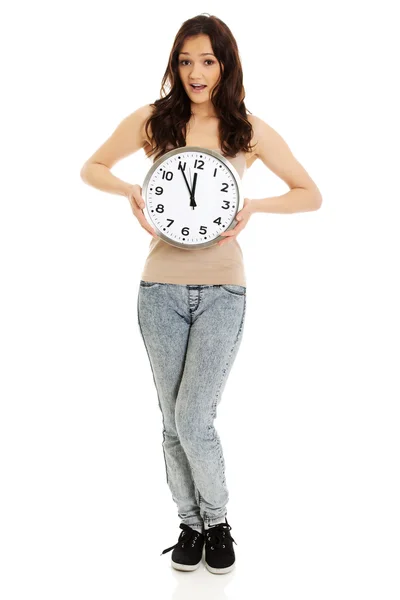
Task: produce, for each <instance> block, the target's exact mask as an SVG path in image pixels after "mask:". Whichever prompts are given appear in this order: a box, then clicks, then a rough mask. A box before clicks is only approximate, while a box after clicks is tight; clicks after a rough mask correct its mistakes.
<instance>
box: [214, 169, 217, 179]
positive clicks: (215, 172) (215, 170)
mask: <svg viewBox="0 0 400 600" xmlns="http://www.w3.org/2000/svg"><path fill="white" fill-rule="evenodd" d="M216 176H217V169H214V177H216Z"/></svg>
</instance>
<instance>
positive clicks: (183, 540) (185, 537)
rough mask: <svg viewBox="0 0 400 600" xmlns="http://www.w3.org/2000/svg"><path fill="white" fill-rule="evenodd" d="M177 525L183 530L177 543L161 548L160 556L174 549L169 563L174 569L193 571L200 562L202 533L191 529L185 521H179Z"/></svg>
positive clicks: (202, 543)
mask: <svg viewBox="0 0 400 600" xmlns="http://www.w3.org/2000/svg"><path fill="white" fill-rule="evenodd" d="M179 527H180V528H181V529H183V531H182V532H181V534H180V536H179V539H178V541H177V543H176V544H174V545H173V546H171V547H170V548H166V549H165V550H163V551H162V552H161V555H160V556H162V555H163V554H165V553H166V552H169V551H170V550H172V549H174V551H173V552H172V555H171V564H172V566H173V567H174V569H178V570H179V571H194V570H195V569H197V567H198V566H199V565H200V563H201V558H202V555H203V546H204V535H203V534H202V533H200V532H199V531H196V530H195V529H192V528H191V527H190V526H189V525H186V523H181V524H180V525H179Z"/></svg>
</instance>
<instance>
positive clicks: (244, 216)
mask: <svg viewBox="0 0 400 600" xmlns="http://www.w3.org/2000/svg"><path fill="white" fill-rule="evenodd" d="M252 214H253V209H252V201H251V200H250V199H249V198H245V199H244V201H243V208H242V210H239V212H238V213H236V217H235V219H236V220H237V221H239V223H238V224H237V225H236V227H234V228H233V229H230V230H229V231H223V232H222V233H221V234H220V235H221V236H223V237H226V238H227V239H226V240H220V241H219V242H218V246H222V245H223V244H228V243H229V242H230V241H231V240H232V239H234V238H236V236H238V235H239V233H240V232H241V231H242V230H243V229H244V228H245V227H246V225H247V223H248V222H249V219H250V217H251V215H252Z"/></svg>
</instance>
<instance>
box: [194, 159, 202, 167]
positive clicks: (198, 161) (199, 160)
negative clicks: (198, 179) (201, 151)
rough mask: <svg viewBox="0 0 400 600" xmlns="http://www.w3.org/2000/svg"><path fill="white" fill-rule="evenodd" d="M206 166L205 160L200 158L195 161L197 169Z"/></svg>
mask: <svg viewBox="0 0 400 600" xmlns="http://www.w3.org/2000/svg"><path fill="white" fill-rule="evenodd" d="M197 163H199V166H197ZM203 167H204V160H201V159H200V158H199V159H197V158H196V160H195V161H194V168H195V169H203Z"/></svg>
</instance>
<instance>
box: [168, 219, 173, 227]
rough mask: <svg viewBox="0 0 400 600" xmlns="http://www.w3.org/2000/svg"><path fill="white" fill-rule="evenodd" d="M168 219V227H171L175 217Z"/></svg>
mask: <svg viewBox="0 0 400 600" xmlns="http://www.w3.org/2000/svg"><path fill="white" fill-rule="evenodd" d="M167 221H169V224H168V225H167V227H171V225H172V223H173V222H174V219H167Z"/></svg>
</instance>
